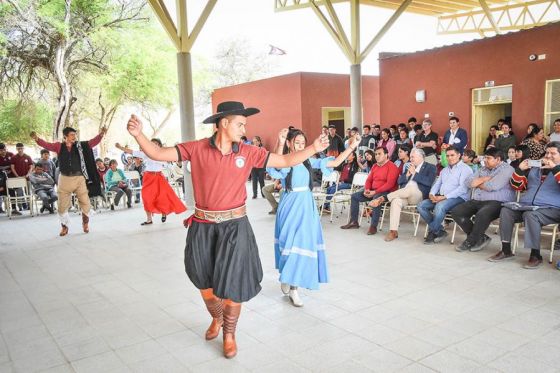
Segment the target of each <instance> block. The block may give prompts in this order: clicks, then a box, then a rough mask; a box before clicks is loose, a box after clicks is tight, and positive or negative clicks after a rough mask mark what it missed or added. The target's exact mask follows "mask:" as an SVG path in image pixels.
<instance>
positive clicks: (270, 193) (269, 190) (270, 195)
mask: <svg viewBox="0 0 560 373" xmlns="http://www.w3.org/2000/svg"><path fill="white" fill-rule="evenodd" d="M281 190H282V183H281V182H280V180H274V182H273V183H271V184H267V185H265V186H264V188H262V189H261V191H262V193H263V195H264V198H266V200H267V201H268V203H270V207H272V210H270V211H269V212H268V215H276V210H278V201H277V200H276V198H275V197H274V192H280V191H281Z"/></svg>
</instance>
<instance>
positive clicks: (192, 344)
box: [0, 198, 560, 373]
mask: <svg viewBox="0 0 560 373" xmlns="http://www.w3.org/2000/svg"><path fill="white" fill-rule="evenodd" d="M248 206H249V216H250V219H251V222H252V224H253V229H254V231H255V232H256V235H257V241H258V242H259V247H260V253H261V259H262V263H263V269H264V279H263V282H262V285H263V290H262V292H261V294H259V295H258V296H257V297H256V298H254V299H253V300H251V301H250V302H249V303H247V304H246V305H245V306H244V309H243V312H242V317H241V319H240V322H239V326H238V336H237V339H238V345H239V349H240V351H239V354H238V356H237V357H236V358H235V359H233V360H226V359H224V358H223V357H222V356H221V342H220V340H219V339H218V340H214V341H211V342H206V341H205V340H204V338H203V335H204V331H205V328H206V326H207V324H208V322H209V316H208V315H207V314H206V310H205V308H204V305H203V303H202V301H201V299H200V298H199V294H198V291H197V290H196V289H195V288H194V287H193V286H192V285H191V284H190V282H189V280H188V278H187V277H186V275H185V273H184V270H183V247H184V242H185V236H186V230H185V229H184V228H182V225H181V218H179V217H176V216H171V217H170V218H169V220H168V222H167V223H165V224H161V223H160V222H159V221H156V223H155V224H154V225H152V226H148V227H140V225H139V223H140V222H142V221H143V218H144V214H143V211H142V208H141V207H140V206H138V205H135V207H134V208H133V209H132V210H127V209H117V210H116V211H114V212H109V211H104V212H102V213H99V214H96V215H95V216H94V217H93V218H92V222H91V233H89V234H87V235H86V234H83V233H81V232H80V229H79V222H80V221H79V216H78V215H75V214H74V215H72V226H71V227H70V234H69V236H67V237H64V238H60V237H58V236H57V235H58V225H57V224H58V223H57V219H56V217H55V216H52V215H50V216H49V215H43V216H39V217H34V218H29V217H26V216H23V217H21V218H14V219H13V220H11V221H10V220H8V219H7V218H6V217H5V216H4V215H2V216H0V261H1V265H0V333H1V339H0V372H25V373H27V372H79V373H81V372H165V373H167V372H191V371H192V372H214V371H223V372H247V371H255V372H370V371H371V372H393V371H395V372H434V371H435V372H508V373H509V372H524V373H525V372H555V371H556V372H559V371H560V354H559V353H558V351H559V350H560V287H559V286H558V285H559V284H560V272H558V271H556V270H554V269H553V267H552V266H551V265H549V264H545V265H544V266H543V267H542V268H540V269H538V270H536V271H527V270H524V269H522V268H521V266H522V264H523V263H524V261H525V260H526V259H527V253H525V252H523V251H520V252H519V253H518V258H517V259H516V260H514V261H511V262H509V263H503V264H493V263H489V262H487V261H486V260H485V259H486V257H488V256H489V255H491V254H492V253H494V251H495V250H496V249H497V248H498V241H499V238H498V236H496V235H492V244H491V245H490V247H489V248H488V249H486V250H484V251H483V252H479V253H457V252H455V250H454V249H453V247H452V246H451V245H450V244H449V243H448V242H447V243H441V244H439V245H434V246H424V245H423V244H422V240H421V239H420V238H419V237H416V238H415V237H412V224H411V223H410V222H409V221H408V217H405V218H404V219H405V221H404V222H403V223H402V225H401V230H400V237H399V239H397V240H396V241H394V242H391V243H386V242H384V241H383V233H384V232H381V234H378V235H377V236H366V235H365V230H366V228H365V227H362V228H361V229H360V230H351V231H342V230H340V229H339V228H338V226H339V225H341V224H342V223H343V220H344V219H345V216H344V217H339V218H337V219H335V222H334V223H330V222H329V221H328V219H326V218H323V226H324V233H325V239H326V244H327V255H328V262H329V270H330V275H331V283H329V284H326V285H324V286H322V288H321V290H320V291H307V290H302V291H301V293H302V298H303V300H304V302H305V306H304V307H303V308H299V309H298V308H294V307H292V306H291V304H290V302H289V300H288V299H287V298H286V297H284V296H283V295H282V293H281V292H280V289H279V284H278V282H277V278H278V275H277V272H276V271H275V270H274V268H273V263H274V256H273V250H272V248H273V229H274V217H272V216H269V215H268V214H267V212H268V210H269V206H268V204H267V203H266V201H265V200H263V199H260V198H259V199H257V200H249V201H248ZM386 224H387V223H386ZM423 227H424V226H423V224H422V225H421V227H420V232H423ZM386 228H387V227H386V226H385V229H386ZM463 238H464V236H463V235H462V234H461V233H459V234H458V237H457V242H461V240H462V239H463ZM544 240H545V242H546V240H547V238H544ZM543 246H544V245H543Z"/></svg>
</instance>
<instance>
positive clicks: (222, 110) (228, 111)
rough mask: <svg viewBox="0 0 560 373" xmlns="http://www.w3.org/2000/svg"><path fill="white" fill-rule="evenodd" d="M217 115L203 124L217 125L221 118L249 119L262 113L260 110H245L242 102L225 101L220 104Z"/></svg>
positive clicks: (250, 108)
mask: <svg viewBox="0 0 560 373" xmlns="http://www.w3.org/2000/svg"><path fill="white" fill-rule="evenodd" d="M217 111H218V112H217V113H216V114H214V115H211V116H209V117H208V118H206V119H204V121H203V122H202V123H217V122H218V121H219V120H220V119H221V118H223V117H226V116H228V115H243V116H244V117H248V116H249V115H254V114H257V113H260V110H259V109H256V108H253V107H248V108H245V106H243V104H242V103H241V102H237V101H225V102H221V103H219V104H218V108H217Z"/></svg>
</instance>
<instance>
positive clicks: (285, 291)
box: [280, 283, 290, 295]
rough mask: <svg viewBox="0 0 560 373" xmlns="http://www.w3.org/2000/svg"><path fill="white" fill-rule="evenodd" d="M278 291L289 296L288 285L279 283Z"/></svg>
mask: <svg viewBox="0 0 560 373" xmlns="http://www.w3.org/2000/svg"><path fill="white" fill-rule="evenodd" d="M280 290H282V293H284V295H288V294H290V284H284V283H281V284H280Z"/></svg>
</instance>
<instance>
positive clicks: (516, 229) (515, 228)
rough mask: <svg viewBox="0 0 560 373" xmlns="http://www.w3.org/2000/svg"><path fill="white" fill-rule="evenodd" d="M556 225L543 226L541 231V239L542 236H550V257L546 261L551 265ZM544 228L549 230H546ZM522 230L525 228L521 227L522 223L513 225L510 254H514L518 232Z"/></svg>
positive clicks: (556, 231) (556, 232)
mask: <svg viewBox="0 0 560 373" xmlns="http://www.w3.org/2000/svg"><path fill="white" fill-rule="evenodd" d="M558 225H559V224H549V225H544V226H543V227H542V228H543V229H542V230H541V237H542V236H543V235H545V236H551V237H552V239H551V243H550V257H549V259H548V262H549V263H552V257H553V256H554V244H555V243H556V237H557V235H558ZM545 228H549V229H546V230H545ZM521 230H523V231H525V228H524V227H523V223H515V224H514V226H513V244H512V245H511V252H512V253H514V254H515V250H516V249H517V245H519V232H520V231H521Z"/></svg>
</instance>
